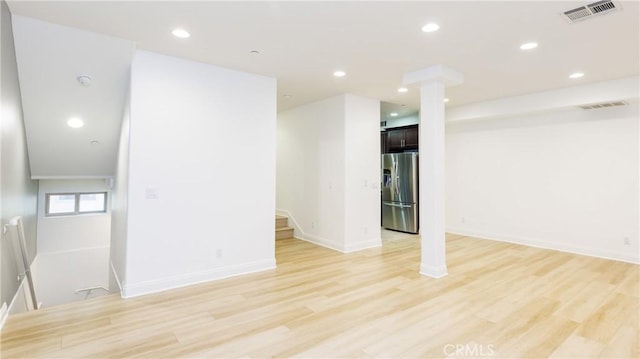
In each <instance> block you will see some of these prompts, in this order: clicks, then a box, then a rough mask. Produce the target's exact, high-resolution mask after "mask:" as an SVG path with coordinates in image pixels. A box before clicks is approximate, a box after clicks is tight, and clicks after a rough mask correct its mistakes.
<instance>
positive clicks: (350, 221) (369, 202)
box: [344, 95, 381, 252]
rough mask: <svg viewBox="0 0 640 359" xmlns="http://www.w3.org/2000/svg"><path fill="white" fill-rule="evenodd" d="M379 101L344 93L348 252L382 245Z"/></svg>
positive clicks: (346, 235) (346, 248)
mask: <svg viewBox="0 0 640 359" xmlns="http://www.w3.org/2000/svg"><path fill="white" fill-rule="evenodd" d="M379 116H380V101H377V100H372V99H368V98H364V97H359V96H354V95H345V124H344V128H345V136H344V138H345V191H344V194H345V210H344V213H345V215H346V219H345V251H347V252H350V251H353V250H358V249H362V248H368V247H374V246H379V245H380V244H381V241H380V123H379V121H375V119H377V118H378V117H379Z"/></svg>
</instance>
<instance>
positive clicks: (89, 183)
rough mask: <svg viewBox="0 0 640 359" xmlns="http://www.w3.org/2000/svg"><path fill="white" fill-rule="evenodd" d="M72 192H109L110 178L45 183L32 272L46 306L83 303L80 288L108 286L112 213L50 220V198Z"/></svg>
mask: <svg viewBox="0 0 640 359" xmlns="http://www.w3.org/2000/svg"><path fill="white" fill-rule="evenodd" d="M68 192H109V188H108V187H107V185H106V182H105V180H40V190H39V195H38V204H39V205H38V255H37V257H36V259H35V260H34V263H33V268H32V270H33V280H34V284H35V288H36V290H37V295H38V300H39V301H41V302H42V304H43V306H45V307H50V306H53V305H58V304H63V303H67V302H72V301H76V300H82V299H84V295H83V294H76V293H75V291H76V290H77V289H82V288H87V287H95V286H102V287H108V284H109V244H110V238H111V214H110V212H109V211H107V213H92V214H83V215H75V216H50V217H46V216H45V196H46V194H47V193H68ZM109 207H110V205H109V204H107V208H109ZM97 293H99V294H105V293H104V291H103V292H102V293H100V292H97Z"/></svg>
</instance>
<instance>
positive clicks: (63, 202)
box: [47, 194, 76, 214]
mask: <svg viewBox="0 0 640 359" xmlns="http://www.w3.org/2000/svg"><path fill="white" fill-rule="evenodd" d="M75 210H76V196H75V195H73V194H52V195H49V208H47V213H49V214H60V213H73V212H75Z"/></svg>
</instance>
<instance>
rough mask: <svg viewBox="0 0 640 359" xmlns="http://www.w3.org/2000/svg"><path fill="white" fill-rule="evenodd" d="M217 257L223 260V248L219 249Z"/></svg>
mask: <svg viewBox="0 0 640 359" xmlns="http://www.w3.org/2000/svg"><path fill="white" fill-rule="evenodd" d="M216 257H217V258H222V249H221V248H218V249H217V250H216Z"/></svg>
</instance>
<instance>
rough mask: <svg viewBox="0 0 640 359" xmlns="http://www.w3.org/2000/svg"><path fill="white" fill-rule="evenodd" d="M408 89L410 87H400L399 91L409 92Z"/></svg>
mask: <svg viewBox="0 0 640 359" xmlns="http://www.w3.org/2000/svg"><path fill="white" fill-rule="evenodd" d="M407 91H409V89H408V88H406V87H400V88H399V89H398V92H400V93H404V92H407Z"/></svg>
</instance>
